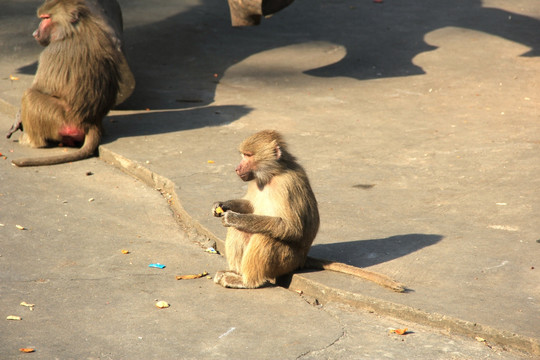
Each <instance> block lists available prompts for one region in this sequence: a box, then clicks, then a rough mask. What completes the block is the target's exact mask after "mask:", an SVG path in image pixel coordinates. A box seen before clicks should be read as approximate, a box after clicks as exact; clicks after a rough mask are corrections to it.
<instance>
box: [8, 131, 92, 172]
mask: <svg viewBox="0 0 540 360" xmlns="http://www.w3.org/2000/svg"><path fill="white" fill-rule="evenodd" d="M100 140H101V132H100V131H99V129H98V128H97V127H91V128H90V129H89V130H88V132H87V133H86V136H85V137H84V144H83V145H82V146H81V148H80V149H78V150H76V151H73V152H68V153H66V154H62V155H56V156H48V157H41V158H23V159H15V160H12V163H13V164H15V165H17V166H19V167H23V166H43V165H55V164H63V163H67V162H73V161H78V160H83V159H86V158H89V157H90V156H92V155H94V153H95V152H96V150H97V148H98V146H99V142H100Z"/></svg>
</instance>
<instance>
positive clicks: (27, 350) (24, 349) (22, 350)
mask: <svg viewBox="0 0 540 360" xmlns="http://www.w3.org/2000/svg"><path fill="white" fill-rule="evenodd" d="M19 351H20V352H23V353H31V352H34V351H36V349H32V348H21V349H19Z"/></svg>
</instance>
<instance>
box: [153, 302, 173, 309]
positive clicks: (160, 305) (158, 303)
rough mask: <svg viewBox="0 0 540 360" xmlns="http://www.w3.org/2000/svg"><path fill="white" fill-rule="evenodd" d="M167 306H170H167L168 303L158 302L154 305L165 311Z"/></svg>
mask: <svg viewBox="0 0 540 360" xmlns="http://www.w3.org/2000/svg"><path fill="white" fill-rule="evenodd" d="M169 306H171V305H169V303H168V302H166V301H158V302H157V303H156V307H158V308H160V309H165V308H168V307H169Z"/></svg>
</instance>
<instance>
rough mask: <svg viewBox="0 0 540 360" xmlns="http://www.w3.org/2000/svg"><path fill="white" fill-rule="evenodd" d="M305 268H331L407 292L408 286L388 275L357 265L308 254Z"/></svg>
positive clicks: (397, 290)
mask: <svg viewBox="0 0 540 360" xmlns="http://www.w3.org/2000/svg"><path fill="white" fill-rule="evenodd" d="M304 268H309V269H319V270H331V271H336V272H340V273H343V274H349V275H353V276H356V277H359V278H362V279H365V280H369V281H372V282H374V283H376V284H379V285H381V286H384V287H387V288H389V289H391V290H394V291H396V292H405V290H406V288H405V286H404V285H403V284H400V283H398V282H397V281H395V280H392V279H390V278H389V277H388V276H386V275H382V274H379V273H376V272H373V271H369V270H366V269H362V268H359V267H356V266H351V265H347V264H344V263H340V262H335V261H330V260H324V259H317V258H313V257H310V256H308V257H307V259H306V263H305V265H304Z"/></svg>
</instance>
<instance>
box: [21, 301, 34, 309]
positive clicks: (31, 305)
mask: <svg viewBox="0 0 540 360" xmlns="http://www.w3.org/2000/svg"><path fill="white" fill-rule="evenodd" d="M20 305H21V306H26V307H29V308H33V307H34V306H36V305H35V304H29V303H27V302H26V301H23V302H22V303H21V304H20Z"/></svg>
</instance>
